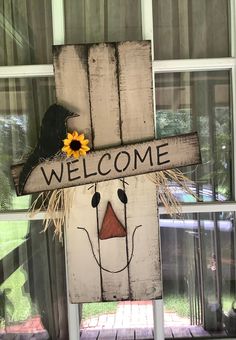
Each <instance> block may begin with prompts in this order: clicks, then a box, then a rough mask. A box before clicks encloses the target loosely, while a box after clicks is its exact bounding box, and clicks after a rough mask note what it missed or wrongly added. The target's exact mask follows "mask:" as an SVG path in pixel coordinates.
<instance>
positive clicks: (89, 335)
mask: <svg viewBox="0 0 236 340" xmlns="http://www.w3.org/2000/svg"><path fill="white" fill-rule="evenodd" d="M98 336H99V330H98V329H97V330H91V329H90V330H87V329H84V330H83V331H82V333H81V335H80V340H89V339H90V340H96V339H97V338H98Z"/></svg>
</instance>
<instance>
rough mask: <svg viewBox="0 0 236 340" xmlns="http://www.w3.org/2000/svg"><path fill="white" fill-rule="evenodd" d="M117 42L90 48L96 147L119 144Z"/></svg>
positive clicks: (92, 110) (90, 79) (91, 90)
mask: <svg viewBox="0 0 236 340" xmlns="http://www.w3.org/2000/svg"><path fill="white" fill-rule="evenodd" d="M115 53H116V50H115V45H114V44H99V45H92V46H91V47H90V49H89V57H88V62H89V85H90V100H91V115H92V123H93V127H94V130H93V131H94V136H93V138H94V146H95V148H96V149H98V148H105V147H111V146H115V145H120V108H119V96H118V81H117V60H116V56H115Z"/></svg>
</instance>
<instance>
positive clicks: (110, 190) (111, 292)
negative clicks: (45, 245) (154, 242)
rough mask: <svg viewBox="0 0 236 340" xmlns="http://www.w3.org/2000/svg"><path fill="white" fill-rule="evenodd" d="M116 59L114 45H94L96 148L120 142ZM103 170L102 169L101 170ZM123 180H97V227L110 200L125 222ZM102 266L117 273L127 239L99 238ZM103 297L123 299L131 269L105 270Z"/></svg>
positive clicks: (92, 92) (124, 257) (91, 71)
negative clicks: (121, 199)
mask: <svg viewBox="0 0 236 340" xmlns="http://www.w3.org/2000/svg"><path fill="white" fill-rule="evenodd" d="M116 64H117V60H116V57H115V49H114V45H112V44H109V45H108V44H99V45H97V46H96V45H93V46H92V47H91V48H90V51H89V77H90V98H91V116H92V123H93V133H94V148H95V149H100V148H101V147H104V146H105V145H107V146H109V145H119V144H120V143H121V138H120V133H121V132H120V125H119V119H120V108H119V96H118V82H117V69H116V68H117V66H116ZM102 171H103V170H102ZM119 187H120V181H118V180H116V181H111V182H108V183H98V184H97V191H98V192H100V194H101V202H100V204H99V205H98V209H97V212H98V226H99V229H101V227H102V222H103V218H104V215H105V213H106V208H107V204H108V202H110V203H111V205H112V208H113V209H114V212H115V214H117V218H118V219H119V221H120V222H121V223H123V224H124V225H125V212H124V207H123V205H122V204H121V203H120V202H119V201H118V197H117V190H118V188H119ZM99 246H100V256H101V266H102V267H103V268H105V269H107V270H110V271H112V272H115V271H117V270H120V269H121V268H122V267H124V266H125V265H126V263H127V253H126V238H124V237H122V238H121V237H119V238H111V239H106V240H100V241H99ZM101 274H102V300H103V301H110V300H123V299H127V298H128V296H129V286H128V270H127V268H126V269H124V270H123V271H121V272H119V273H110V272H107V271H106V270H102V273H101Z"/></svg>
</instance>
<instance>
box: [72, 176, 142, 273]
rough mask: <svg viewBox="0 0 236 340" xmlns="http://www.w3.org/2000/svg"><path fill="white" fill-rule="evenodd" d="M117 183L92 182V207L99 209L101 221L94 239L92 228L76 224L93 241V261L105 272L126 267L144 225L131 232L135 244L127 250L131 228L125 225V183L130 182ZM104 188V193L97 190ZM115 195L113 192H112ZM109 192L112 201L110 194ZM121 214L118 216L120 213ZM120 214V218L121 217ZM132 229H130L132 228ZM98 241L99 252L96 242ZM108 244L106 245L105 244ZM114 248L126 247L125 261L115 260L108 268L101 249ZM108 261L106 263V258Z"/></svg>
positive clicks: (112, 249) (117, 270)
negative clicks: (129, 229) (93, 183)
mask: <svg viewBox="0 0 236 340" xmlns="http://www.w3.org/2000/svg"><path fill="white" fill-rule="evenodd" d="M113 182H115V183H109V182H108V183H106V184H105V185H104V183H103V186H102V187H101V185H99V184H97V185H93V186H90V187H89V188H88V190H91V193H93V194H92V197H91V207H92V208H93V209H95V210H96V218H97V221H98V225H97V226H98V228H97V237H96V238H95V240H94V239H93V240H92V235H90V233H91V230H90V228H89V227H87V226H85V227H82V226H81V227H77V229H78V230H79V231H80V232H81V231H82V232H85V233H86V235H87V237H88V241H89V244H90V248H91V252H92V254H93V256H94V260H95V261H96V263H97V265H98V266H99V267H100V268H101V269H102V270H104V271H106V272H110V273H118V272H121V271H122V270H124V269H125V268H127V266H128V265H129V263H130V262H131V260H132V257H133V254H134V234H135V232H136V230H137V229H138V228H139V227H141V225H138V226H135V228H133V231H132V242H131V243H132V244H131V251H128V249H126V248H127V247H126V246H127V239H128V230H127V225H126V222H127V221H126V212H127V209H126V204H127V203H128V198H127V195H126V192H125V186H126V185H128V183H127V182H125V181H124V180H123V181H122V180H120V181H119V180H118V181H113ZM99 189H101V191H102V193H100V191H98V190H99ZM111 191H112V192H113V194H112V192H111ZM108 195H109V200H107V196H108ZM117 214H118V215H117ZM118 216H119V217H118ZM129 232H130V231H129ZM97 243H98V253H97V254H96V251H95V249H96V246H95V245H96V244H97ZM105 243H107V245H105ZM108 245H109V247H110V248H111V251H110V253H111V252H112V251H114V249H116V248H117V247H118V248H119V249H122V248H124V249H123V251H124V254H126V256H125V257H124V260H123V261H121V262H120V261H116V263H114V264H113V266H112V268H108V267H106V266H105V265H104V263H103V262H104V260H103V258H102V257H101V253H102V249H103V248H104V247H105V248H107V246H108ZM105 262H107V261H106V260H105Z"/></svg>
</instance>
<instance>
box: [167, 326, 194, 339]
mask: <svg viewBox="0 0 236 340" xmlns="http://www.w3.org/2000/svg"><path fill="white" fill-rule="evenodd" d="M171 330H172V333H173V337H174V338H181V339H182V338H191V333H190V331H189V329H188V328H184V327H172V329H171Z"/></svg>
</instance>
